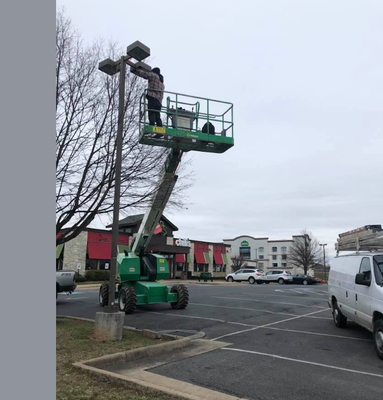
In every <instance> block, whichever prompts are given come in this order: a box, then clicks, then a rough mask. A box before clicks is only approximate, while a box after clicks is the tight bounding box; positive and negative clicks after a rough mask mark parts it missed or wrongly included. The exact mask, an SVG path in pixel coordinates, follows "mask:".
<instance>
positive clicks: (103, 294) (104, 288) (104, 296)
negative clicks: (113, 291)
mask: <svg viewBox="0 0 383 400" xmlns="http://www.w3.org/2000/svg"><path fill="white" fill-rule="evenodd" d="M99 299H100V306H101V307H105V306H107V305H108V300H109V285H108V284H106V283H103V284H102V285H101V286H100V295H99Z"/></svg>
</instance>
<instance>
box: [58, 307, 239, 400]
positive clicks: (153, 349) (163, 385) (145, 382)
mask: <svg viewBox="0 0 383 400" xmlns="http://www.w3.org/2000/svg"><path fill="white" fill-rule="evenodd" d="M56 318H67V319H77V320H82V321H88V322H94V319H89V318H81V317H69V316H65V315H57V316H56ZM124 329H127V330H130V331H135V332H138V333H142V334H143V335H145V336H146V335H150V336H149V337H154V336H155V337H156V338H163V339H170V340H171V341H169V342H166V343H159V344H156V345H153V346H148V347H141V348H138V349H133V350H129V351H126V352H120V353H115V354H108V355H105V356H102V357H97V358H93V359H90V360H85V361H80V362H76V363H74V364H73V365H74V366H75V367H77V368H81V369H83V370H86V371H88V372H90V373H93V374H95V375H98V376H103V377H106V378H108V379H110V380H111V381H116V382H120V383H121V382H125V383H129V386H130V387H132V386H133V387H137V388H139V389H141V390H142V389H144V390H149V391H151V392H157V393H162V394H163V393H165V394H168V395H172V396H175V397H178V398H182V399H187V400H245V399H240V398H238V397H234V396H231V395H228V394H225V393H221V392H217V391H215V390H211V389H207V388H204V387H202V386H198V385H194V384H191V383H187V382H184V381H179V380H176V379H172V378H167V377H163V376H161V375H157V374H154V373H151V372H148V371H146V370H137V369H134V370H132V372H131V373H130V376H126V375H120V374H118V373H115V372H111V371H107V370H105V369H102V368H103V367H106V366H110V365H113V364H116V363H120V362H122V363H128V362H134V361H136V360H139V359H143V358H150V357H153V356H158V355H163V354H168V353H171V352H172V351H173V350H176V349H183V348H187V347H189V346H190V345H191V344H192V343H193V341H192V339H191V338H188V337H187V338H180V337H179V336H174V335H169V334H166V333H160V332H155V331H151V330H148V329H142V330H141V329H136V328H132V327H127V326H124ZM197 341H198V340H197ZM214 343H215V344H216V345H219V342H214ZM223 345H224V346H226V345H227V343H223ZM217 348H218V347H217ZM208 351H211V350H208Z"/></svg>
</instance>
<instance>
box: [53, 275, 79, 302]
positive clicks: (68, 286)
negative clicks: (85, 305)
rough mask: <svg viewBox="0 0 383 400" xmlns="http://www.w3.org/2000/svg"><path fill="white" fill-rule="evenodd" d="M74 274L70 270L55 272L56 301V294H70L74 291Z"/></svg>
mask: <svg viewBox="0 0 383 400" xmlns="http://www.w3.org/2000/svg"><path fill="white" fill-rule="evenodd" d="M76 287H77V285H76V273H75V272H74V271H70V270H61V271H56V299H57V295H58V293H61V292H69V293H72V292H74V290H75V289H76Z"/></svg>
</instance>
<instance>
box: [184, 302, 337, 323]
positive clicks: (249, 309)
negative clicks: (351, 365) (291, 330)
mask: <svg viewBox="0 0 383 400" xmlns="http://www.w3.org/2000/svg"><path fill="white" fill-rule="evenodd" d="M189 305H193V306H203V307H217V308H227V309H229V310H245V311H261V312H265V313H267V314H276V315H288V316H290V317H296V314H291V313H284V312H276V311H269V310H261V309H259V308H246V307H230V306H218V305H215V304H201V303H189ZM329 311H331V309H330V308H329ZM307 318H315V319H331V320H332V318H327V317H316V316H314V315H310V316H308V317H307Z"/></svg>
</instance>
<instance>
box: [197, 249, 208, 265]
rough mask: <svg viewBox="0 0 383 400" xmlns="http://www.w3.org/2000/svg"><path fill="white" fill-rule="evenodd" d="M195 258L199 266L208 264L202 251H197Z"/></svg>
mask: <svg viewBox="0 0 383 400" xmlns="http://www.w3.org/2000/svg"><path fill="white" fill-rule="evenodd" d="M194 257H195V259H196V261H197V264H206V261H205V256H204V254H203V252H202V251H195V252H194Z"/></svg>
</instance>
